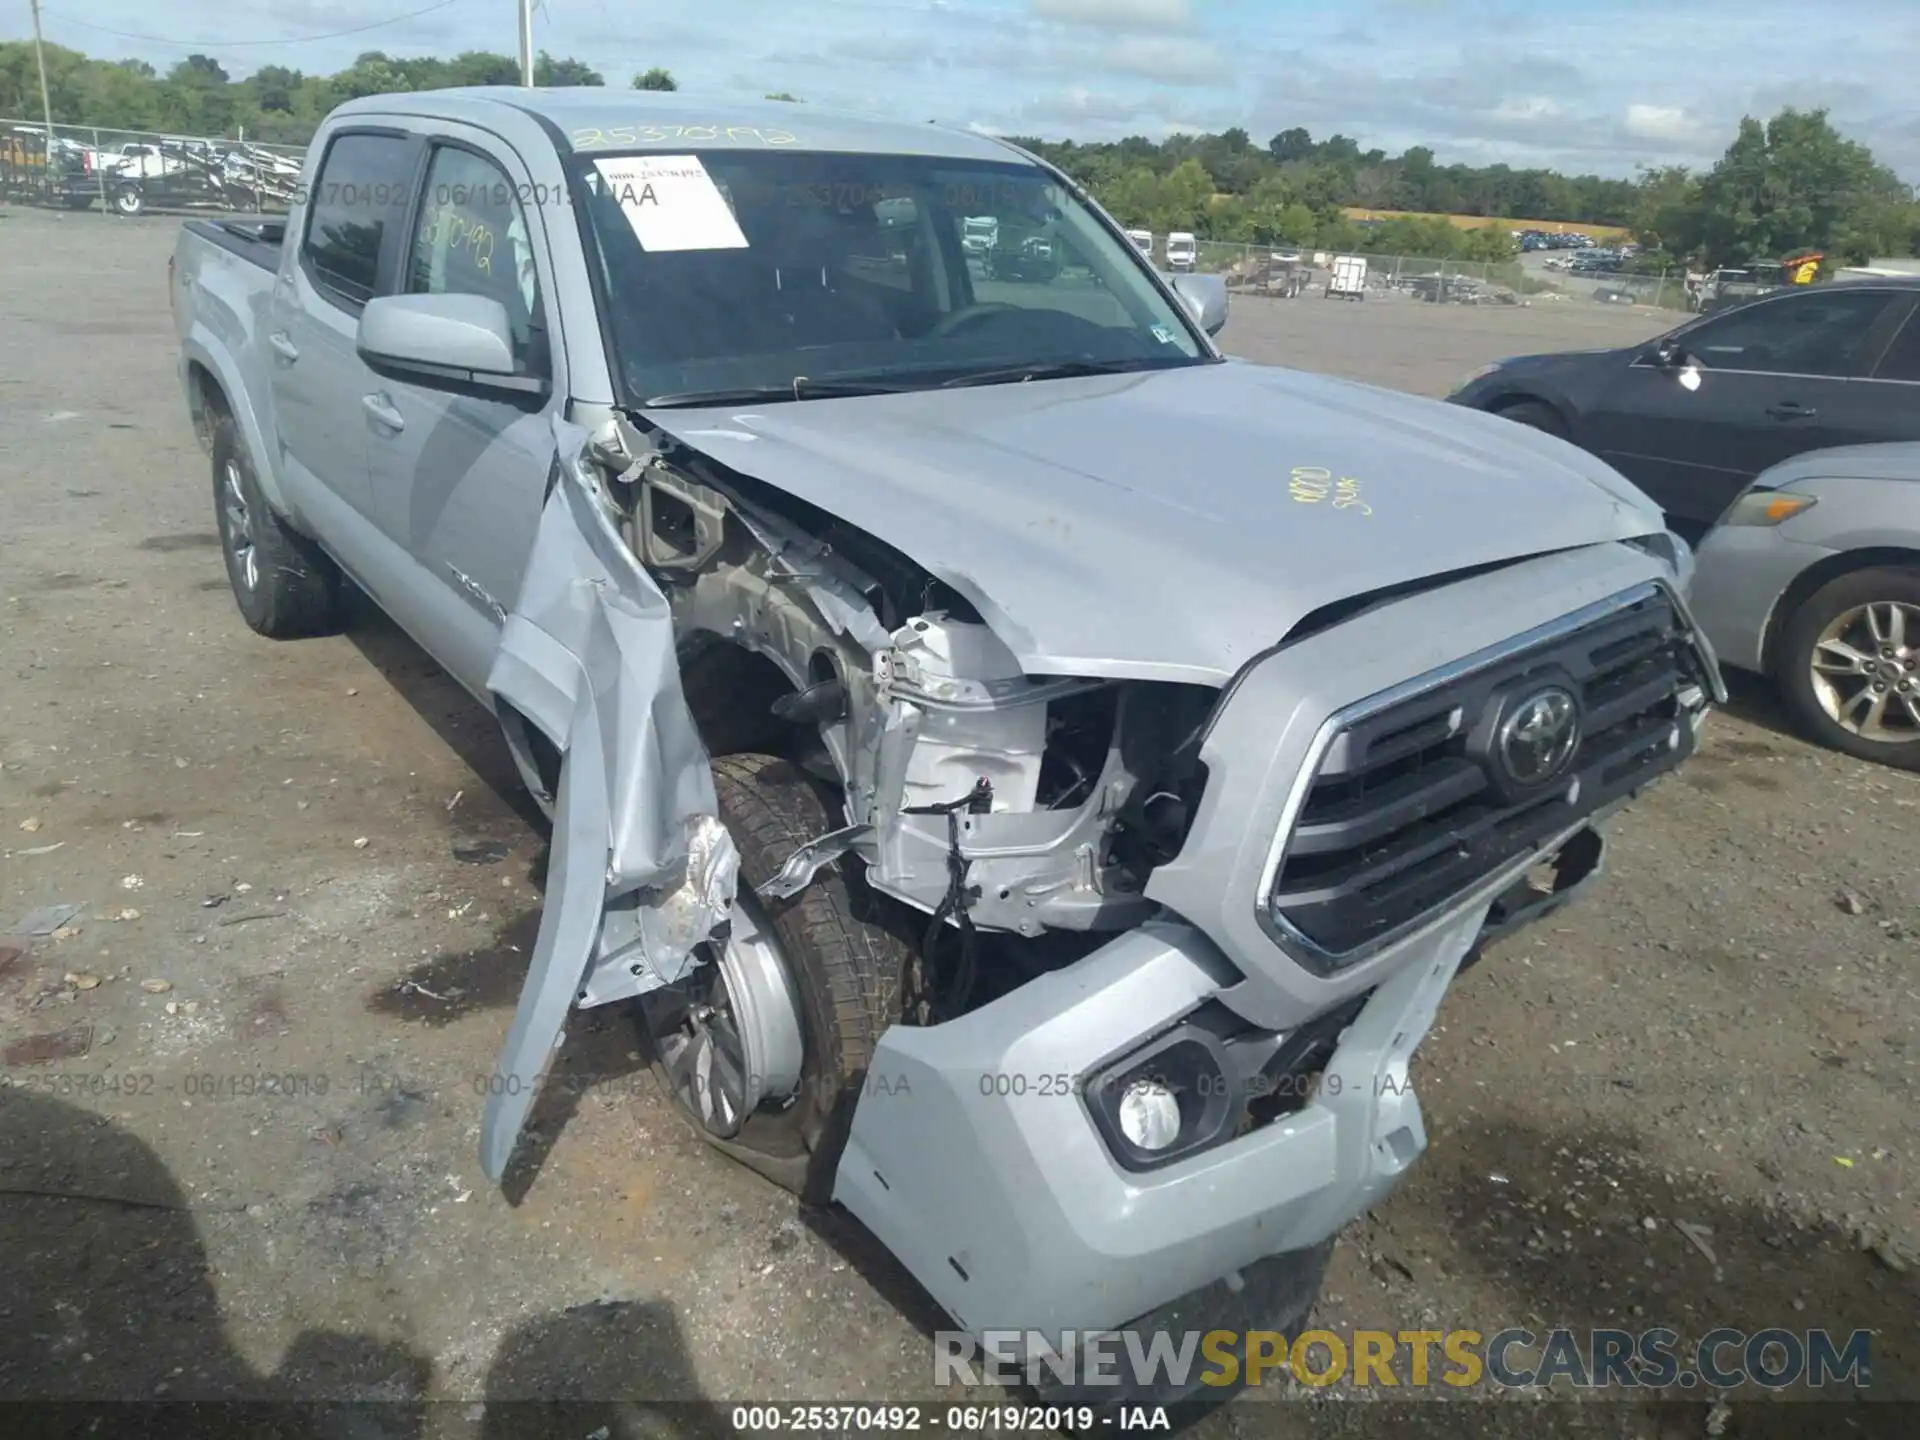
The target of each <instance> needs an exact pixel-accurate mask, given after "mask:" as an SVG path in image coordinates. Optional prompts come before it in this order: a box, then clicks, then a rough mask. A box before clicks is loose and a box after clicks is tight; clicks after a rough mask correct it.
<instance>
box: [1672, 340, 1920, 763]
mask: <svg viewBox="0 0 1920 1440" xmlns="http://www.w3.org/2000/svg"><path fill="white" fill-rule="evenodd" d="M1916 382H1920V376H1916V381H1910V382H1908V383H1910V384H1911V383H1916ZM1693 611H1694V615H1695V617H1696V618H1697V619H1698V620H1699V622H1700V624H1701V626H1702V627H1703V628H1704V629H1705V630H1706V631H1707V633H1708V636H1709V637H1710V638H1711V639H1712V641H1713V645H1714V649H1715V650H1716V651H1717V652H1718V653H1719V657H1720V660H1721V662H1722V663H1723V664H1726V665H1730V666H1734V667H1736V668H1738V669H1741V670H1749V671H1753V672H1754V673H1756V674H1760V675H1765V676H1767V677H1769V678H1770V679H1771V680H1772V681H1773V683H1774V685H1775V686H1777V687H1778V689H1779V691H1780V695H1781V697H1782V698H1783V699H1784V700H1785V702H1786V704H1787V707H1788V709H1789V710H1790V711H1791V712H1792V713H1793V715H1794V717H1795V718H1796V719H1797V720H1798V721H1799V723H1800V726H1801V728H1802V729H1803V730H1804V731H1805V732H1806V733H1807V735H1808V736H1810V737H1811V738H1812V739H1814V740H1817V741H1819V742H1820V743H1822V744H1824V745H1828V746H1831V747H1832V748H1833V749H1835V750H1842V751H1845V752H1846V753H1847V754H1849V755H1857V756H1859V757H1860V758H1862V759H1865V760H1879V761H1884V762H1886V763H1887V764H1890V765H1898V766H1901V767H1903V768H1905V769H1908V770H1920V444H1914V443H1905V444H1888V445H1854V446H1843V447H1840V448H1837V449H1832V450H1814V451H1811V452H1809V453H1807V454H1805V455H1796V456H1795V457H1793V458H1792V459H1791V460H1785V461H1782V462H1781V463H1780V464H1778V465H1775V466H1773V467H1771V468H1770V469H1768V470H1766V471H1765V472H1763V473H1762V474H1761V475H1760V477H1759V478H1758V479H1757V480H1755V481H1754V483H1753V484H1752V485H1751V486H1749V487H1748V488H1747V489H1746V490H1744V491H1743V492H1741V495H1740V497H1739V498H1738V499H1737V500H1735V501H1734V503H1733V504H1732V505H1730V506H1728V507H1727V513H1726V514H1725V515H1723V516H1721V517H1720V521H1719V523H1718V524H1716V525H1715V526H1714V527H1713V529H1712V530H1710V531H1709V532H1708V533H1707V536H1706V539H1705V540H1703V541H1702V542H1701V544H1700V550H1699V557H1698V569H1697V571H1696V573H1695V578H1694V589H1693Z"/></svg>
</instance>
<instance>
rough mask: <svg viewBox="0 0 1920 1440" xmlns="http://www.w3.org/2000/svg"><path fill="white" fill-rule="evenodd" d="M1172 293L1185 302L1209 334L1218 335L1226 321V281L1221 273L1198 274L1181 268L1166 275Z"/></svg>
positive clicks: (1201, 326)
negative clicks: (1177, 272)
mask: <svg viewBox="0 0 1920 1440" xmlns="http://www.w3.org/2000/svg"><path fill="white" fill-rule="evenodd" d="M1166 278H1167V283H1168V284H1170V285H1172V286H1173V289H1174V293H1175V294H1177V295H1178V296H1179V297H1180V298H1181V299H1182V300H1184V301H1185V302H1186V305H1187V309H1188V310H1190V311H1192V312H1193V318H1194V319H1196V320H1198V321H1199V322H1200V328H1201V329H1202V330H1204V331H1206V332H1207V334H1209V335H1218V334H1219V333H1220V332H1221V330H1222V329H1224V328H1225V326H1226V323H1227V282H1226V277H1224V276H1221V275H1200V274H1196V273H1195V272H1193V271H1191V270H1183V271H1181V272H1180V273H1179V274H1177V275H1169V276H1167V277H1166Z"/></svg>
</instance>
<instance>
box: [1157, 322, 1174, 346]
mask: <svg viewBox="0 0 1920 1440" xmlns="http://www.w3.org/2000/svg"><path fill="white" fill-rule="evenodd" d="M1153 338H1154V339H1156V340H1158V341H1159V342H1160V343H1161V344H1162V345H1171V344H1172V343H1173V332H1172V331H1171V330H1169V329H1167V327H1166V326H1164V325H1156V326H1154V327H1153Z"/></svg>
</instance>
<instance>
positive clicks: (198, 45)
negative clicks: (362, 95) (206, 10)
mask: <svg viewBox="0 0 1920 1440" xmlns="http://www.w3.org/2000/svg"><path fill="white" fill-rule="evenodd" d="M454 3H455V0H438V3H436V4H433V5H428V6H426V7H425V8H423V9H420V10H409V11H408V12H407V13H406V14H404V15H393V16H390V17H388V18H387V19H385V20H375V21H374V22H373V23H372V24H370V25H356V26H354V27H353V28H352V29H350V30H329V31H328V32H327V33H326V34H324V35H294V36H290V37H289V38H287V39H284V40H176V39H174V38H173V37H172V36H170V35H142V34H139V33H138V32H136V31H132V30H115V29H112V28H111V27H109V26H106V25H96V24H94V23H93V22H92V21H91V20H82V19H80V18H79V17H78V16H77V15H69V14H67V13H66V12H65V11H62V10H47V9H44V8H43V9H42V10H41V14H43V15H50V16H54V17H56V18H58V19H61V20H64V21H66V22H67V24H69V25H78V26H79V27H80V28H81V29H83V30H97V31H99V32H100V33H101V34H102V35H114V36H117V37H119V38H120V39H122V40H145V41H147V42H148V43H150V44H153V45H178V46H183V47H185V48H188V49H193V50H238V49H242V48H249V47H252V46H256V45H305V44H307V43H308V42H310V41H313V40H338V39H340V38H341V37H342V36H346V35H364V34H366V32H367V31H369V30H383V29H385V28H386V27H387V26H389V25H398V24H401V23H402V22H404V21H407V20H418V19H419V18H420V17H421V16H422V15H431V14H432V13H433V12H434V11H436V10H444V9H446V8H447V7H448V6H449V5H452V4H454Z"/></svg>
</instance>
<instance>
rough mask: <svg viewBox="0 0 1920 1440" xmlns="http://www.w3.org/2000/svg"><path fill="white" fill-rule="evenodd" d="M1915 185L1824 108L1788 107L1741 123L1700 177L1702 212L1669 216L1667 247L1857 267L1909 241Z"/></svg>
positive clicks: (1729, 258) (1736, 258)
mask: <svg viewBox="0 0 1920 1440" xmlns="http://www.w3.org/2000/svg"><path fill="white" fill-rule="evenodd" d="M1912 205H1913V192H1912V190H1910V189H1909V188H1908V187H1907V186H1906V185H1904V184H1902V183H1901V181H1900V179H1899V177H1898V176H1896V175H1895V174H1894V173H1893V172H1892V171H1891V170H1889V169H1887V167H1886V166H1884V165H1881V164H1879V163H1878V162H1876V161H1875V160H1874V158H1873V152H1872V151H1870V150H1868V149H1867V147H1866V146H1864V145H1862V144H1860V143H1859V142H1858V141H1856V140H1848V139H1846V138H1845V137H1843V136H1842V135H1841V134H1840V133H1839V132H1838V131H1836V130H1835V129H1834V128H1833V125H1832V124H1831V123H1830V122H1829V121H1828V119H1827V112H1826V111H1824V110H1795V109H1793V108H1791V107H1789V108H1787V109H1785V110H1782V111H1781V112H1780V113H1779V114H1778V115H1775V116H1774V117H1773V118H1772V119H1771V120H1769V121H1767V123H1766V124H1765V125H1762V124H1761V123H1760V122H1759V121H1758V120H1756V119H1754V118H1753V117H1752V116H1748V117H1746V118H1745V119H1743V120H1742V121H1741V122H1740V130H1739V133H1738V134H1737V135H1735V136H1734V140H1733V144H1731V145H1729V146H1728V147H1727V153H1726V154H1725V155H1723V156H1721V158H1720V160H1719V161H1718V163H1716V164H1715V165H1714V167H1713V169H1711V170H1709V171H1708V172H1707V173H1706V175H1705V176H1703V177H1702V178H1701V181H1700V185H1699V189H1698V191H1697V209H1695V210H1694V211H1693V212H1692V214H1691V215H1690V216H1686V215H1676V214H1669V215H1668V216H1667V217H1666V218H1667V223H1668V225H1669V227H1670V228H1671V230H1672V232H1673V233H1672V234H1670V235H1668V236H1665V237H1664V238H1665V239H1666V240H1667V241H1668V243H1669V245H1670V246H1672V247H1674V248H1676V249H1678V250H1679V251H1680V252H1682V253H1691V252H1694V251H1698V253H1699V254H1700V256H1701V258H1702V259H1703V260H1704V261H1705V262H1706V263H1708V264H1712V265H1729V264H1735V265H1737V264H1741V263H1744V262H1746V261H1751V260H1780V259H1785V258H1786V257H1787V256H1789V255H1790V254H1793V253H1795V252H1799V251H1806V250H1821V251H1824V252H1826V253H1827V254H1828V255H1829V256H1831V257H1832V258H1833V259H1834V260H1835V261H1844V262H1848V263H1854V264H1857V263H1859V262H1861V261H1864V260H1867V259H1869V258H1871V257H1872V256H1873V255H1874V254H1875V253H1876V252H1879V253H1885V251H1886V250H1887V249H1889V248H1891V247H1893V246H1895V245H1898V244H1900V243H1901V242H1902V241H1903V239H1906V238H1908V233H1909V231H1908V227H1909V225H1910V222H1911V215H1912Z"/></svg>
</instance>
